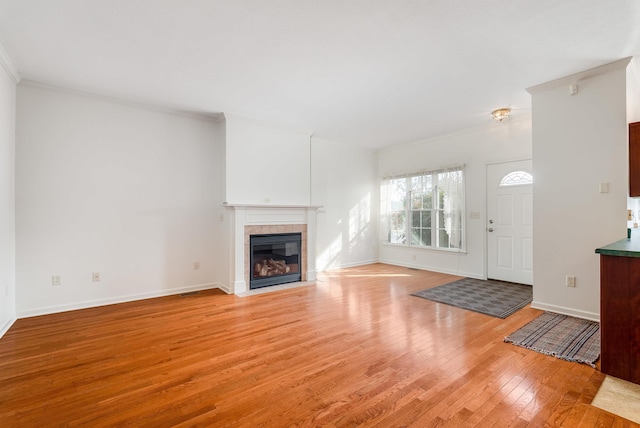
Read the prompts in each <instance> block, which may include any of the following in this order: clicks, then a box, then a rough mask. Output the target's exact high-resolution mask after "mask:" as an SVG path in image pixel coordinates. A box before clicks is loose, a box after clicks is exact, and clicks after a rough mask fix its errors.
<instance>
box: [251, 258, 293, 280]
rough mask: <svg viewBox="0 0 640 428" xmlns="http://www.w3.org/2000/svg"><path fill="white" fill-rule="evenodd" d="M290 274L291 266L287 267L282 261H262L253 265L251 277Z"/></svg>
mask: <svg viewBox="0 0 640 428" xmlns="http://www.w3.org/2000/svg"><path fill="white" fill-rule="evenodd" d="M289 272H291V266H287V262H285V261H284V260H273V259H268V260H262V261H260V262H257V263H256V264H254V265H253V276H254V277H256V276H257V277H262V276H273V275H284V274H285V273H289Z"/></svg>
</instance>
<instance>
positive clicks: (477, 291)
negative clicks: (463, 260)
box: [412, 278, 532, 318]
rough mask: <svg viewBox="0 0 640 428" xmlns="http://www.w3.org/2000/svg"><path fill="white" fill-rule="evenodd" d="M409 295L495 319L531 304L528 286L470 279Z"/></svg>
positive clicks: (530, 292) (529, 287)
mask: <svg viewBox="0 0 640 428" xmlns="http://www.w3.org/2000/svg"><path fill="white" fill-rule="evenodd" d="M412 295H413V296H418V297H422V298H424V299H428V300H432V301H434V302H439V303H446V304H447V305H452V306H456V307H459V308H463V309H468V310H470V311H474V312H480V313H481V314H485V315H491V316H494V317H498V318H506V317H508V316H509V315H511V314H512V313H514V312H516V311H517V310H519V309H522V308H524V307H525V306H527V305H528V304H529V303H531V300H532V291H531V286H529V285H522V284H514V283H511V282H503V281H494V280H487V281H483V280H481V279H473V278H463V279H460V280H458V281H454V282H450V283H448V284H444V285H439V286H437V287H433V288H428V289H426V290H422V291H418V292H417V293H413V294H412Z"/></svg>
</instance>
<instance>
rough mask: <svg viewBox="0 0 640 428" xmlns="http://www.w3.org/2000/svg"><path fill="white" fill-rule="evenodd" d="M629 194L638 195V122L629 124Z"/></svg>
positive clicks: (639, 187)
mask: <svg viewBox="0 0 640 428" xmlns="http://www.w3.org/2000/svg"><path fill="white" fill-rule="evenodd" d="M629 196H632V197H633V196H640V122H635V123H630V124H629Z"/></svg>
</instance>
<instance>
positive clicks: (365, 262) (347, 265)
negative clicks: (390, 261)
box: [318, 259, 380, 272]
mask: <svg viewBox="0 0 640 428" xmlns="http://www.w3.org/2000/svg"><path fill="white" fill-rule="evenodd" d="M374 263H380V261H379V260H378V259H375V260H363V261H359V262H353V263H341V264H340V265H338V266H331V267H325V268H323V269H318V272H330V271H332V270H338V269H347V268H351V267H358V266H366V265H372V264H374Z"/></svg>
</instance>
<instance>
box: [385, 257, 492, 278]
mask: <svg viewBox="0 0 640 428" xmlns="http://www.w3.org/2000/svg"><path fill="white" fill-rule="evenodd" d="M378 263H384V264H388V265H393V266H402V267H406V268H410V269H418V270H428V271H430V272H437V273H446V274H447V275H455V276H464V277H467V278H474V279H487V278H486V277H485V276H483V275H479V274H477V273H475V272H464V271H453V270H448V269H440V268H436V267H433V266H422V265H418V264H415V263H400V262H397V261H391V260H384V259H382V260H380V261H379V262H378Z"/></svg>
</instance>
